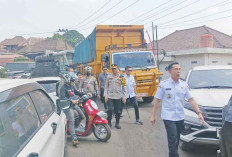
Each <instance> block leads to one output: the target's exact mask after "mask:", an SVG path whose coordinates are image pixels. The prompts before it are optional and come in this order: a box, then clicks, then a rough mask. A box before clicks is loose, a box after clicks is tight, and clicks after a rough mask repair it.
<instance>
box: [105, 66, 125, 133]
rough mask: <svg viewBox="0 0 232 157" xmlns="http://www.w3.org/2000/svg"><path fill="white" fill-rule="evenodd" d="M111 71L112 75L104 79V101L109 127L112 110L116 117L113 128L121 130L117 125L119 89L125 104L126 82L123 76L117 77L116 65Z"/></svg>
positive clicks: (119, 104)
mask: <svg viewBox="0 0 232 157" xmlns="http://www.w3.org/2000/svg"><path fill="white" fill-rule="evenodd" d="M111 69H112V73H113V74H112V75H108V77H107V78H106V84H105V91H104V96H105V101H106V102H107V101H109V102H108V105H109V106H108V112H107V114H108V116H107V120H108V124H109V126H110V127H111V126H112V124H111V119H112V113H113V110H114V112H115V115H116V124H115V127H116V128H117V129H121V126H120V125H119V121H120V107H121V88H122V95H123V103H126V82H125V78H124V77H123V76H121V77H120V76H119V75H118V66H117V65H116V64H112V65H111Z"/></svg>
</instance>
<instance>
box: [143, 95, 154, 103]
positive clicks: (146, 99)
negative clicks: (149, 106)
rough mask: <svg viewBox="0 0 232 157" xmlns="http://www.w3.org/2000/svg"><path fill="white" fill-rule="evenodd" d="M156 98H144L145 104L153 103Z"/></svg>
mask: <svg viewBox="0 0 232 157" xmlns="http://www.w3.org/2000/svg"><path fill="white" fill-rule="evenodd" d="M153 99H154V97H153V96H150V97H143V101H144V102H145V103H151V102H152V101H153Z"/></svg>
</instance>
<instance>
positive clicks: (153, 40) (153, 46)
mask: <svg viewBox="0 0 232 157" xmlns="http://www.w3.org/2000/svg"><path fill="white" fill-rule="evenodd" d="M151 27H152V49H153V52H154V55H155V32H154V25H153V22H152V26H151Z"/></svg>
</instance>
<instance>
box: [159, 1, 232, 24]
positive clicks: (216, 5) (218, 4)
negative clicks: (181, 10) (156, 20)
mask: <svg viewBox="0 0 232 157" xmlns="http://www.w3.org/2000/svg"><path fill="white" fill-rule="evenodd" d="M226 1H228V0H226ZM226 1H224V2H220V3H217V4H215V5H212V6H210V7H207V8H204V9H201V10H198V11H196V12H194V13H191V14H188V15H185V16H182V17H180V18H176V19H173V20H171V21H168V22H164V23H161V24H159V25H163V24H167V23H171V22H173V21H176V20H180V19H183V18H186V17H189V16H192V15H195V14H199V13H201V12H204V11H206V10H208V9H212V8H215V7H218V6H221V5H226V4H228V3H226V4H223V3H225V2H226ZM229 3H232V2H229Z"/></svg>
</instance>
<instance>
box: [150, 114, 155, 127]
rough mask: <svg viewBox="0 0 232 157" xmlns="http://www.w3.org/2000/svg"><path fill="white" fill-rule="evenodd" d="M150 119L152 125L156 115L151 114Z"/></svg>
mask: <svg viewBox="0 0 232 157" xmlns="http://www.w3.org/2000/svg"><path fill="white" fill-rule="evenodd" d="M150 121H151V125H154V124H155V121H156V116H153V115H152V116H151V119H150Z"/></svg>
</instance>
